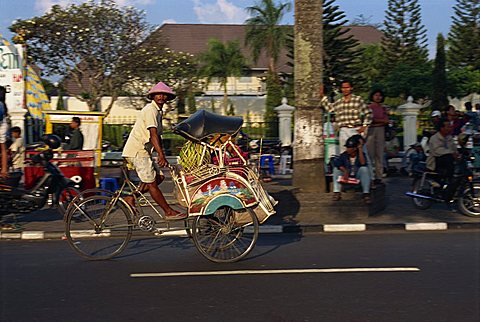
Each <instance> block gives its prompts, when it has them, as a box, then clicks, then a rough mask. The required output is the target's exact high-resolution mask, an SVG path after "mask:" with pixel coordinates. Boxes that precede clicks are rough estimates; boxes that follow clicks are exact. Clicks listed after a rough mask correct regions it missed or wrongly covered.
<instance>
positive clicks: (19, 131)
mask: <svg viewBox="0 0 480 322" xmlns="http://www.w3.org/2000/svg"><path fill="white" fill-rule="evenodd" d="M10 132H17V133H22V129H20V127H18V126H13V127H12V128H11V129H10Z"/></svg>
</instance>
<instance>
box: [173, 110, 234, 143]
mask: <svg viewBox="0 0 480 322" xmlns="http://www.w3.org/2000/svg"><path fill="white" fill-rule="evenodd" d="M242 124H243V119H242V118H241V117H238V116H223V115H219V114H215V113H210V112H207V111H205V110H198V111H196V112H195V113H193V114H192V115H190V117H189V118H188V119H186V120H184V121H182V122H181V123H179V124H177V125H176V126H175V127H174V128H173V131H174V132H175V133H177V134H179V135H181V136H183V137H184V138H186V139H188V140H192V141H203V140H204V139H206V138H208V137H209V136H211V135H213V134H229V135H235V134H237V132H238V131H239V130H240V129H241V128H242Z"/></svg>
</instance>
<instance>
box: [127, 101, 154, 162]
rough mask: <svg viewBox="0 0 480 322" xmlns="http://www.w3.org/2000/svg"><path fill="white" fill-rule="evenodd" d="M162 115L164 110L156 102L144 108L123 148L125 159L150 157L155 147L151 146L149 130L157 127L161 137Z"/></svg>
mask: <svg viewBox="0 0 480 322" xmlns="http://www.w3.org/2000/svg"><path fill="white" fill-rule="evenodd" d="M162 115H163V113H162V110H161V109H160V107H158V105H157V104H156V103H155V102H154V101H152V102H151V103H150V104H147V105H145V107H144V108H142V110H141V111H140V114H139V115H138V117H137V120H136V121H135V124H134V125H133V128H132V131H131V132H130V135H129V136H128V140H127V143H125V147H124V148H123V153H122V156H123V157H130V158H134V157H136V156H137V155H138V156H142V157H149V156H150V154H151V153H152V151H153V146H152V145H151V144H149V142H150V131H149V130H148V129H149V128H151V127H156V128H157V133H158V135H161V134H162V131H163V128H162Z"/></svg>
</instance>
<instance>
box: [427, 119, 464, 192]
mask: <svg viewBox="0 0 480 322" xmlns="http://www.w3.org/2000/svg"><path fill="white" fill-rule="evenodd" d="M428 146H429V155H428V158H427V169H429V170H430V171H434V172H436V173H437V174H438V175H437V177H436V178H435V179H436V180H435V181H434V182H432V186H433V187H435V188H440V187H442V186H443V188H444V191H445V193H444V198H445V200H450V199H451V197H452V193H453V191H451V190H452V189H448V185H449V184H450V183H451V182H452V178H453V175H454V171H455V160H456V159H458V157H459V154H458V152H457V148H456V146H455V143H454V141H453V137H452V126H451V125H450V122H449V121H448V120H447V119H445V118H443V119H442V120H441V121H440V122H439V128H438V131H437V133H436V134H434V135H433V136H432V137H431V138H430V140H429V142H428Z"/></svg>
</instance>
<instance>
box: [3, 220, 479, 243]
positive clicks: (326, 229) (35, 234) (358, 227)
mask: <svg viewBox="0 0 480 322" xmlns="http://www.w3.org/2000/svg"><path fill="white" fill-rule="evenodd" d="M458 229H480V222H478V223H471V222H459V223H446V222H428V223H398V224H391V223H390V224H318V225H315V224H311V225H263V226H260V231H259V233H260V234H278V233H297V234H298V233H313V232H317V233H318V232H323V233H345V232H364V231H382V230H383V231H384V230H397V231H406V232H418V231H444V230H458ZM160 235H163V236H171V237H187V234H186V233H185V231H183V230H179V231H170V232H164V233H163V234H154V233H144V232H136V233H135V234H134V236H136V237H139V236H147V237H153V236H160ZM0 239H2V240H12V239H15V240H16V239H21V240H44V239H65V233H64V232H63V231H34V230H27V231H22V232H0Z"/></svg>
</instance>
